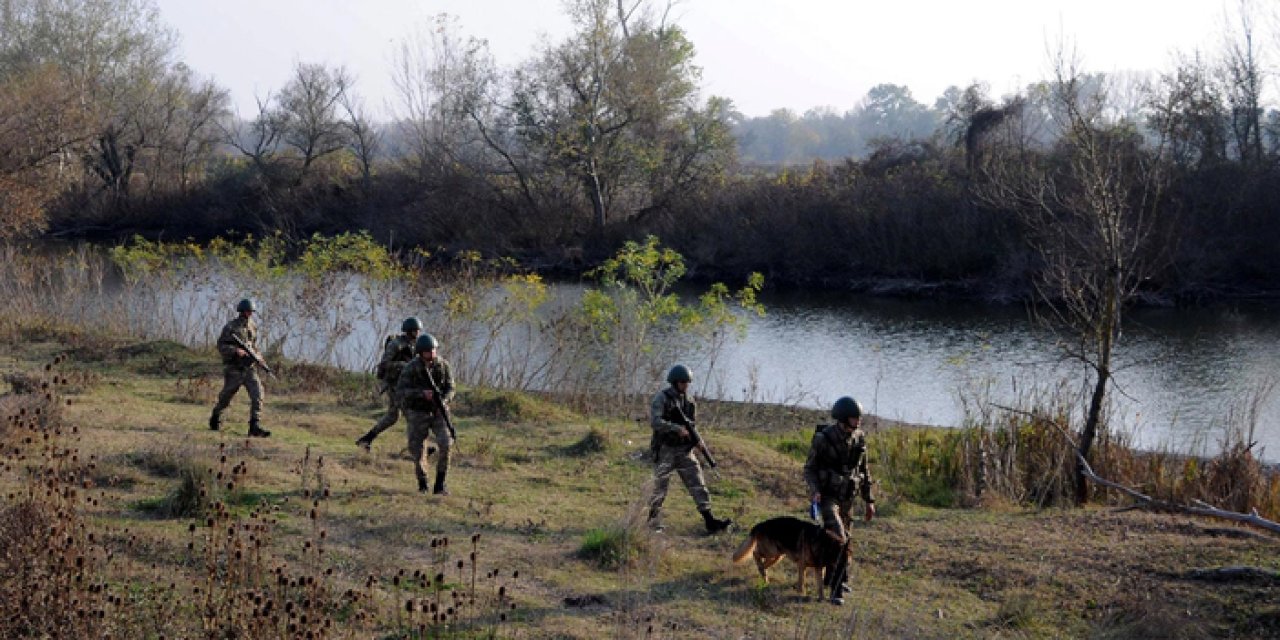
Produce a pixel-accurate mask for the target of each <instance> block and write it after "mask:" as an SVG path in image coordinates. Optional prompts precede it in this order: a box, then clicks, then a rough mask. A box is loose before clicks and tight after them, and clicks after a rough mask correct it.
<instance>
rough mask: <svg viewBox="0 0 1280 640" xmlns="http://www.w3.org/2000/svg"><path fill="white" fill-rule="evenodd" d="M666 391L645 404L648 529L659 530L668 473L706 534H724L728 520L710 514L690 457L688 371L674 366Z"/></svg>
mask: <svg viewBox="0 0 1280 640" xmlns="http://www.w3.org/2000/svg"><path fill="white" fill-rule="evenodd" d="M667 382H668V383H669V384H670V386H669V387H667V388H666V389H663V390H662V391H659V392H658V393H657V394H656V395H654V396H653V400H652V401H650V403H649V426H650V427H652V428H653V438H652V440H651V441H650V444H649V446H650V449H651V450H652V452H653V461H654V466H653V496H652V497H651V498H650V500H649V525H650V526H651V527H653V528H654V529H655V530H658V531H661V530H662V503H663V501H664V500H666V498H667V486H668V483H669V482H670V480H671V473H672V472H673V471H674V472H677V473H679V474H680V479H681V480H682V481H684V486H685V488H686V489H688V490H689V495H691V496H693V502H694V503H695V504H696V505H697V506H698V513H701V514H702V521H703V523H704V524H705V526H706V528H707V533H717V532H720V531H724V530H725V529H727V528H729V526H730V525H732V524H733V521H732V520H728V519H724V520H721V519H719V518H716V517H715V516H714V515H712V514H711V496H710V495H709V494H708V493H707V484H706V482H705V481H704V480H703V478H702V465H701V464H699V463H698V458H697V457H695V456H694V454H693V449H694V447H695V446H696V445H697V442H695V441H694V438H693V436H692V434H690V433H689V429H688V428H687V425H688V424H689V422H691V421H693V420H694V418H695V415H694V410H695V409H696V408H697V407H696V406H695V405H694V402H693V398H692V396H690V395H689V384H690V383H691V382H693V374H692V373H691V372H690V371H689V367H686V366H684V365H682V364H678V365H676V366H674V367H671V371H669V372H667Z"/></svg>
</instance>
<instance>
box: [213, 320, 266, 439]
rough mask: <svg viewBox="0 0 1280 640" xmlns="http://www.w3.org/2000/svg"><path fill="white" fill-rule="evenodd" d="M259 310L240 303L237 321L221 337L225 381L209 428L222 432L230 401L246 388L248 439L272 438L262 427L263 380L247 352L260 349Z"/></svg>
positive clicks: (232, 321)
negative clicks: (241, 388)
mask: <svg viewBox="0 0 1280 640" xmlns="http://www.w3.org/2000/svg"><path fill="white" fill-rule="evenodd" d="M257 310H258V305H257V304H256V303H254V301H253V300H252V299H249V298H245V299H243V300H241V301H240V302H239V303H237V304H236V317H235V318H232V319H231V321H230V322H228V323H227V324H226V326H224V327H222V333H221V334H219V336H218V342H217V347H218V353H219V354H221V356H222V364H223V367H222V378H223V380H222V391H221V392H219V393H218V403H217V404H215V405H214V406H213V413H212V414H211V415H210V416H209V428H210V429H213V430H214V431H217V430H219V429H221V428H222V412H223V411H224V410H225V409H226V408H227V407H228V406H229V405H230V404H231V398H232V397H233V396H235V395H236V392H237V391H239V390H240V387H244V390H245V391H246V392H247V393H248V394H249V435H250V436H253V437H255V438H265V437H267V436H269V435H271V432H270V431H267V430H266V429H263V428H262V425H261V424H260V423H259V419H260V418H261V417H262V398H263V389H262V379H261V378H259V377H258V367H257V363H256V362H255V360H254V358H253V355H252V354H250V353H249V352H248V351H246V350H245V348H244V346H248V347H249V348H250V349H254V350H257V348H258V325H257V324H255V323H254V322H253V314H254V312H256V311H257ZM237 339H238V340H239V342H237ZM242 345H243V346H242Z"/></svg>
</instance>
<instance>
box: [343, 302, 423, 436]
mask: <svg viewBox="0 0 1280 640" xmlns="http://www.w3.org/2000/svg"><path fill="white" fill-rule="evenodd" d="M421 331H422V321H421V320H419V319H417V318H415V317H409V318H405V320H404V322H402V323H400V335H398V336H387V340H386V342H385V343H384V345H383V349H382V360H381V361H379V362H378V368H377V375H378V379H379V380H381V381H382V389H383V390H384V391H386V393H387V412H386V413H385V414H383V416H382V419H380V420H378V422H377V423H375V424H374V425H373V428H372V429H369V432H368V433H366V434H364V435H363V436H360V439H359V440H356V446H358V447H360V448H362V449H364V450H365V451H368V450H369V447H370V445H372V444H373V439H374V438H377V437H378V434H380V433H382V432H383V431H386V430H387V429H390V428H391V425H393V424H395V423H396V420H399V419H400V394H399V392H398V391H397V390H396V385H397V384H398V383H399V382H400V372H402V371H404V368H405V366H406V365H408V364H409V363H410V362H412V361H413V356H414V354H415V351H414V348H415V346H416V343H417V341H418V333H420V332H421Z"/></svg>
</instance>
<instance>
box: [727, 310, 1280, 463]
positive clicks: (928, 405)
mask: <svg viewBox="0 0 1280 640" xmlns="http://www.w3.org/2000/svg"><path fill="white" fill-rule="evenodd" d="M764 303H765V305H766V307H767V309H768V314H767V315H766V316H765V317H763V318H748V323H749V329H748V334H747V338H746V339H745V340H744V341H742V342H740V343H737V344H734V345H731V347H730V348H729V350H728V353H726V354H725V355H724V356H723V357H722V361H721V364H720V365H719V367H720V371H719V375H717V374H715V373H713V375H712V378H713V380H711V381H709V383H708V384H707V386H706V388H705V390H704V393H707V394H711V395H719V396H722V397H726V398H731V399H756V400H769V401H778V402H796V403H800V404H804V405H808V406H826V405H827V404H829V403H830V402H831V401H832V400H834V399H835V398H836V397H839V396H841V395H846V394H848V395H853V396H854V397H856V398H858V399H859V400H860V401H862V403H863V405H864V406H865V407H866V409H867V410H868V411H870V412H872V413H874V414H876V415H882V416H885V417H889V418H894V419H898V420H903V421H907V422H913V423H923V424H935V425H947V426H956V425H959V424H961V423H962V422H963V419H964V410H963V406H964V405H963V404H962V402H961V399H962V398H970V399H973V398H978V397H980V396H983V397H987V398H990V399H993V400H995V401H996V402H998V403H1004V404H1007V403H1010V402H1012V401H1013V399H1015V398H1017V397H1019V396H1025V395H1026V394H1027V393H1029V392H1030V389H1029V387H1031V386H1033V385H1039V386H1041V387H1045V386H1049V385H1054V384H1056V383H1057V382H1058V381H1062V380H1067V381H1070V382H1069V386H1070V390H1071V391H1073V392H1080V391H1081V388H1080V384H1081V383H1082V382H1083V381H1085V380H1086V379H1087V378H1086V371H1085V369H1084V368H1083V366H1082V365H1081V364H1080V363H1079V362H1078V361H1070V360H1064V359H1063V358H1062V353H1063V350H1062V349H1060V348H1059V347H1058V346H1057V344H1056V340H1055V336H1054V335H1053V334H1052V333H1051V332H1049V331H1048V330H1045V329H1043V328H1039V327H1038V325H1037V324H1036V323H1034V322H1032V321H1031V320H1030V318H1029V316H1028V314H1027V312H1026V311H1025V310H1024V309H1023V308H1021V307H999V306H994V307H993V306H989V305H979V304H975V303H962V302H939V301H920V300H900V299H885V298H874V297H864V296H838V295H830V294H823V295H819V294H787V295H771V296H766V297H765V299H764ZM1116 362H1117V369H1118V371H1117V373H1116V374H1115V383H1116V384H1115V386H1114V387H1113V390H1114V391H1115V393H1113V398H1114V399H1115V402H1116V405H1115V407H1114V409H1113V414H1112V415H1113V424H1117V425H1118V426H1119V427H1121V428H1123V429H1126V430H1127V431H1128V432H1129V433H1130V434H1131V435H1132V437H1133V438H1134V442H1136V443H1137V444H1138V445H1139V446H1141V447H1144V448H1168V449H1171V450H1175V451H1180V452H1190V453H1212V452H1215V451H1217V450H1218V444H1219V443H1220V442H1221V440H1222V436H1223V432H1224V428H1225V425H1226V424H1227V423H1229V422H1232V421H1234V422H1236V423H1245V422H1247V414H1248V413H1249V412H1250V411H1254V412H1255V413H1256V415H1257V420H1256V424H1257V429H1256V431H1255V433H1254V439H1255V440H1256V441H1257V442H1258V446H1259V447H1260V448H1261V451H1262V453H1261V455H1262V456H1263V457H1264V458H1266V459H1268V460H1270V461H1276V460H1280V399H1278V398H1277V397H1276V396H1277V395H1278V394H1271V393H1265V390H1266V389H1267V388H1268V387H1269V386H1274V383H1275V381H1276V379H1277V374H1278V373H1280V369H1278V368H1277V366H1276V365H1277V363H1280V309H1277V308H1274V307H1264V306H1243V305H1233V306H1223V307H1215V308H1210V309H1176V310H1175V309H1138V310H1133V311H1131V312H1129V313H1128V314H1127V320H1126V324H1125V328H1124V332H1123V334H1122V337H1121V341H1120V343H1119V346H1118V347H1117V350H1116ZM1251 404H1252V405H1256V409H1252V408H1251V407H1250V405H1251ZM1080 405H1081V407H1083V402H1081V403H1080Z"/></svg>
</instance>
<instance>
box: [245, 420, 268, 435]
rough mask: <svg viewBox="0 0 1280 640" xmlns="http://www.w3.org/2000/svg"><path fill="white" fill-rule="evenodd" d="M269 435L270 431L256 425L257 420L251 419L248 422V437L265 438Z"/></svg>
mask: <svg viewBox="0 0 1280 640" xmlns="http://www.w3.org/2000/svg"><path fill="white" fill-rule="evenodd" d="M270 436H271V432H270V431H267V430H266V429H263V428H262V427H260V426H258V421H257V420H251V421H250V422H249V437H250V438H267V437H270Z"/></svg>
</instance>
